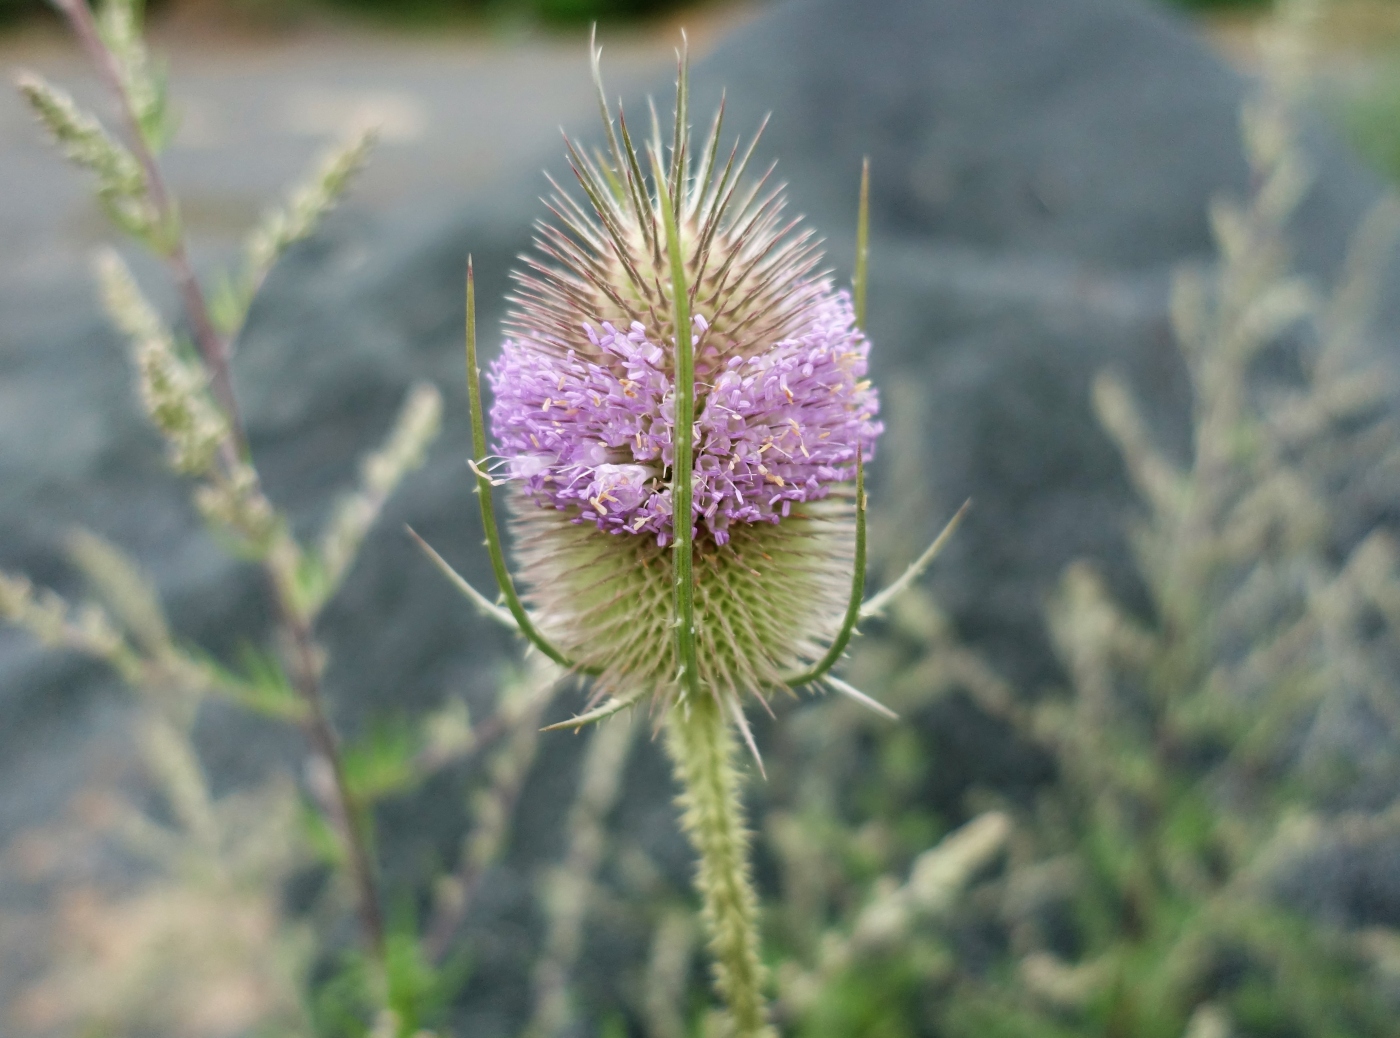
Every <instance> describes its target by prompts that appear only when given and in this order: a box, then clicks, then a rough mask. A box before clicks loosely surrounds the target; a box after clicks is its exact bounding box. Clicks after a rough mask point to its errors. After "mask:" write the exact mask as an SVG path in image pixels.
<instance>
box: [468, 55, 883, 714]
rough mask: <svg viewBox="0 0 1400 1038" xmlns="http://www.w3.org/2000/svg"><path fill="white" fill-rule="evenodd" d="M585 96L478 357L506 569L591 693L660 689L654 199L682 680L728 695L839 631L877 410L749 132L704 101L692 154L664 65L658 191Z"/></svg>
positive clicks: (665, 596) (663, 665)
mask: <svg viewBox="0 0 1400 1038" xmlns="http://www.w3.org/2000/svg"><path fill="white" fill-rule="evenodd" d="M595 71H596V55H595ZM603 97H604V95H603V93H602V88H601V85H600V86H599V100H600V103H601V105H602V112H603V117H604V122H605V125H606V129H607V141H608V144H609V149H608V150H607V151H606V152H602V151H600V152H596V153H594V154H593V155H591V156H590V155H588V154H586V153H585V152H584V151H583V150H582V149H581V148H580V147H579V146H577V145H576V144H574V143H573V142H569V145H568V148H569V157H570V161H571V165H572V167H573V171H574V173H575V175H576V176H577V178H578V182H579V184H580V186H581V187H582V189H583V193H584V195H585V198H586V202H585V203H581V202H579V201H577V200H575V199H574V198H572V197H571V196H570V195H569V194H568V193H567V192H565V191H564V190H563V189H561V188H560V187H559V185H558V184H554V183H553V182H552V181H551V183H552V184H553V187H554V189H555V190H554V194H553V195H552V196H551V197H550V198H549V199H548V205H549V208H550V210H551V212H552V213H553V215H554V222H550V221H542V222H540V223H539V224H538V225H537V228H538V235H537V237H536V248H537V254H536V255H529V256H526V257H524V263H525V265H526V268H525V269H524V270H522V271H518V272H517V273H516V274H515V279H516V282H517V285H518V289H517V292H516V293H515V295H513V296H512V297H511V301H512V303H513V305H514V308H513V310H512V311H511V313H510V315H509V317H508V319H507V327H508V338H507V340H506V342H505V345H504V347H503V350H502V354H501V356H500V358H499V359H498V360H497V361H496V362H495V364H493V365H492V372H491V382H492V385H493V387H494V389H495V395H496V400H495V405H494V407H493V408H492V411H491V419H492V431H493V433H494V435H495V439H496V449H497V451H498V454H499V456H500V457H501V458H502V459H503V460H504V469H505V474H506V477H507V479H508V480H509V481H510V482H511V483H513V484H514V485H515V486H516V487H517V491H518V492H517V495H516V501H515V506H516V514H517V519H516V533H517V544H518V557H519V561H520V563H521V566H522V572H521V576H522V578H523V582H524V584H525V585H526V595H527V599H528V600H529V602H530V604H531V605H532V607H533V609H532V612H534V613H535V615H536V617H537V619H538V623H539V626H540V628H541V630H542V632H543V633H544V634H545V635H546V636H547V637H548V638H549V639H550V640H551V641H552V642H553V643H554V644H555V645H557V646H558V647H559V648H560V649H561V650H562V651H563V652H565V653H566V654H567V655H568V656H569V658H570V659H572V660H574V661H576V663H577V664H578V665H580V666H581V667H584V668H586V669H588V670H590V671H593V672H597V673H598V674H599V675H600V677H599V681H598V684H597V692H598V694H599V695H600V696H601V695H603V694H613V695H614V696H618V697H623V698H626V699H627V700H628V701H631V702H635V701H636V700H638V699H640V698H642V697H643V696H645V695H648V694H651V693H661V694H663V695H669V694H670V692H671V691H672V690H673V689H674V687H675V675H676V671H677V668H678V661H677V659H676V655H675V649H674V644H673V642H674V639H673V636H672V621H673V616H672V612H673V610H672V600H671V586H672V559H671V552H669V551H667V550H665V546H666V545H667V543H668V542H669V541H671V540H672V539H673V538H674V533H673V525H672V524H673V516H672V507H671V502H672V494H671V481H672V465H673V464H674V455H673V441H674V436H675V417H674V416H675V393H674V385H675V379H676V344H675V338H676V336H675V333H676V328H675V319H674V317H673V314H674V308H673V300H672V292H673V279H672V276H671V266H670V263H669V260H668V256H667V239H666V231H665V220H664V215H665V214H664V213H663V210H662V208H661V207H662V206H663V205H664V204H665V201H664V200H665V199H671V200H672V202H671V204H672V205H673V206H674V208H673V210H672V214H671V215H672V216H673V217H674V220H675V224H676V228H677V230H678V232H679V239H680V244H681V255H682V257H683V264H684V272H685V282H686V285H687V286H688V291H689V302H690V306H689V308H688V309H689V312H690V313H691V314H693V315H694V316H693V319H692V325H693V328H692V335H693V342H694V357H695V412H694V413H695V416H696V418H695V423H694V426H693V430H692V436H693V443H694V464H693V486H694V497H693V508H692V516H691V522H692V529H693V531H694V532H693V537H694V551H695V596H696V598H695V601H696V643H697V647H698V657H699V668H700V678H701V682H702V685H704V686H706V687H708V688H709V689H710V691H711V692H712V693H714V694H717V695H719V696H721V697H722V698H723V699H725V700H727V701H729V702H731V703H737V696H738V695H739V694H741V693H743V692H749V691H754V692H761V691H762V689H764V688H767V687H772V686H773V685H775V684H780V683H781V682H782V680H783V675H784V674H791V673H792V672H794V670H797V669H800V668H801V667H802V666H803V665H804V664H805V663H809V662H810V661H812V660H814V659H817V658H819V657H820V656H821V654H822V651H823V648H824V643H825V642H827V641H829V640H830V639H831V638H832V637H833V636H834V635H835V633H836V632H837V630H838V629H839V628H840V626H841V621H842V616H843V612H844V609H845V607H846V604H847V600H848V597H849V595H850V587H851V569H852V560H853V550H852V541H853V522H852V518H853V513H854V507H853V494H852V493H851V488H850V486H849V484H850V482H851V480H852V479H853V478H854V476H855V466H856V459H857V455H858V454H861V455H863V457H864V458H865V459H868V458H869V457H870V456H871V454H872V452H873V448H874V442H875V439H876V437H877V436H878V435H879V433H880V432H881V429H882V427H881V425H880V423H879V422H878V421H877V420H876V415H877V413H878V410H879V401H878V397H877V394H876V392H875V390H874V389H872V388H871V386H870V384H869V382H868V381H866V380H865V373H866V365H867V355H868V352H869V343H868V342H867V340H866V338H865V335H864V334H863V333H862V331H861V330H860V329H859V328H857V327H856V326H855V316H854V313H853V311H852V307H851V299H850V296H849V295H848V293H846V292H844V291H841V292H838V291H834V290H833V288H832V284H831V281H830V280H829V279H828V278H827V277H826V276H825V275H824V274H822V273H820V272H818V271H817V269H816V268H817V264H818V263H819V262H820V260H821V254H820V252H819V251H818V249H817V247H816V244H815V242H814V241H813V239H812V234H811V232H810V231H807V230H803V229H801V228H800V226H799V221H798V220H795V219H789V218H788V217H787V216H785V214H784V209H785V200H784V197H783V192H782V188H781V187H780V186H779V187H771V186H769V185H768V181H769V174H771V169H770V170H769V172H768V173H765V174H764V175H763V176H761V177H758V178H757V179H756V180H754V181H753V182H752V183H749V184H745V183H744V179H745V177H744V174H745V170H746V168H747V165H748V161H749V158H750V157H751V156H752V154H753V150H754V144H755V143H756V141H757V138H755V140H754V142H753V143H750V144H749V145H748V147H747V148H746V149H745V150H744V152H743V154H742V155H741V154H740V149H739V145H738V144H737V143H736V144H735V145H734V146H733V148H732V149H731V150H730V151H729V153H728V155H727V157H726V158H724V160H723V161H722V162H721V161H717V160H718V159H719V157H720V152H719V142H720V134H721V125H722V121H723V103H721V105H720V110H719V112H718V113H717V114H716V116H715V118H714V122H713V124H712V127H711V130H710V133H709V136H708V139H707V141H706V143H705V145H704V147H703V149H702V150H701V152H700V154H699V155H698V157H697V156H696V155H695V154H694V152H693V149H692V140H691V136H690V128H689V126H688V124H687V112H686V105H687V87H686V70H685V65H684V61H682V66H681V71H680V77H679V80H678V89H677V101H676V111H675V128H674V132H673V135H672V139H671V141H670V155H669V161H668V162H667V163H665V165H664V174H663V173H662V172H661V171H662V170H663V163H662V160H661V156H662V155H663V152H664V145H663V142H662V139H661V134H660V129H659V126H658V124H657V121H656V118H655V114H654V112H653V116H652V137H651V141H650V142H649V144H648V148H647V150H648V152H649V156H648V157H649V158H650V160H651V164H652V168H653V169H654V170H656V171H657V175H658V176H661V175H664V177H665V182H664V188H665V190H662V187H663V185H659V184H657V183H656V180H655V179H654V178H653V179H652V180H650V181H648V179H647V177H646V176H644V174H643V172H642V168H643V164H642V161H641V159H639V157H638V154H637V151H636V149H635V147H634V145H633V141H632V135H631V132H630V130H629V129H628V126H627V122H626V118H625V116H623V115H622V113H621V111H619V115H618V119H617V121H616V123H614V121H613V118H612V115H611V113H610V112H609V110H608V108H607V105H606V103H605V102H604V101H603ZM833 491H835V492H834V493H833Z"/></svg>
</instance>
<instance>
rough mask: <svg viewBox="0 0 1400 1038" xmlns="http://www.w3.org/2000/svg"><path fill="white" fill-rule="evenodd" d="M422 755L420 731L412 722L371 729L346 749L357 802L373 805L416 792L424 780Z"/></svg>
mask: <svg viewBox="0 0 1400 1038" xmlns="http://www.w3.org/2000/svg"><path fill="white" fill-rule="evenodd" d="M421 751H422V745H421V738H420V736H419V733H418V730H417V728H416V727H415V726H414V725H413V724H411V723H410V722H409V721H407V720H404V719H396V720H392V721H381V722H379V723H378V724H374V725H371V726H370V729H369V731H367V732H365V733H364V734H363V735H361V736H360V737H359V738H358V739H356V740H355V741H354V742H352V743H350V744H348V745H347V746H346V747H345V752H344V767H345V782H346V786H347V788H348V789H349V790H350V795H351V797H352V799H353V800H354V802H355V803H357V804H360V805H369V804H373V803H375V802H376V801H378V800H382V799H384V798H385V797H391V796H395V795H397V794H400V793H404V792H407V791H408V790H410V789H412V788H413V787H414V786H415V785H416V784H417V783H418V781H419V780H420V779H421V778H422V774H421V771H420V769H419V768H418V764H417V761H418V756H419V754H420V753H421Z"/></svg>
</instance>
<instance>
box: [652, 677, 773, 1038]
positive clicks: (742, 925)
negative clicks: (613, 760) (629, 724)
mask: <svg viewBox="0 0 1400 1038" xmlns="http://www.w3.org/2000/svg"><path fill="white" fill-rule="evenodd" d="M666 736H667V738H666V747H667V749H668V750H669V751H670V754H671V759H672V761H673V762H674V764H675V769H676V778H677V779H678V781H679V782H680V785H681V790H682V792H681V796H680V805H681V807H682V809H683V812H684V813H683V815H682V818H681V824H682V825H683V826H684V827H685V830H686V832H687V833H688V834H689V836H690V842H691V844H692V845H693V846H694V847H695V851H696V854H697V855H699V859H700V860H699V863H698V866H697V869H696V875H695V886H696V889H697V890H698V891H699V892H700V895H701V897H702V898H703V899H704V902H705V904H704V919H705V925H706V927H707V929H708V930H709V934H710V951H711V953H712V954H713V955H714V959H715V983H716V986H717V987H718V988H719V993H720V996H721V997H722V998H723V999H724V1001H725V1003H726V1005H727V1006H728V1008H729V1014H730V1017H731V1020H732V1023H733V1027H734V1030H733V1035H734V1038H771V1036H772V1034H773V1032H772V1030H771V1029H770V1028H769V1027H768V1025H767V1023H766V1021H765V1019H764V1017H765V1013H764V1001H763V992H762V987H763V973H764V971H763V966H762V965H761V963H760V962H759V956H758V922H757V918H756V916H757V914H758V899H757V897H756V896H755V894H754V890H753V883H752V880H751V878H750V875H749V834H748V831H747V830H746V829H745V828H744V820H743V809H742V808H741V806H740V803H739V783H740V781H741V775H740V772H739V769H738V768H736V767H735V765H734V755H735V753H736V751H737V749H738V747H737V745H736V743H735V739H734V733H733V731H732V730H731V729H730V727H729V724H728V722H727V721H726V720H725V717H724V713H723V711H721V709H720V706H719V703H718V702H716V701H715V700H714V699H713V698H712V697H710V696H707V695H701V696H692V697H688V698H687V699H685V700H683V701H682V702H680V703H677V704H676V705H675V707H674V708H673V709H672V710H671V712H670V714H669V716H668V717H667V719H666Z"/></svg>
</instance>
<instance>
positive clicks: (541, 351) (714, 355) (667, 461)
mask: <svg viewBox="0 0 1400 1038" xmlns="http://www.w3.org/2000/svg"><path fill="white" fill-rule="evenodd" d="M796 291H798V292H799V293H800V295H801V296H802V298H803V299H804V301H805V305H804V307H803V309H802V310H801V311H800V312H799V314H798V315H796V320H794V321H793V322H792V324H793V325H794V327H793V328H792V330H791V331H790V332H789V334H787V335H784V336H783V337H781V338H779V339H777V340H776V341H773V342H757V343H753V344H745V345H747V346H748V348H747V349H742V350H736V349H735V348H734V345H733V344H732V343H731V344H726V348H725V349H723V351H720V350H716V349H714V348H713V346H714V344H713V343H711V342H709V341H708V340H709V335H710V331H711V328H710V325H709V324H708V323H707V322H706V321H705V319H704V317H703V316H701V315H699V314H697V315H696V317H695V319H694V325H695V328H694V335H695V343H696V354H697V355H698V356H701V357H707V358H708V360H709V365H708V367H709V374H710V380H709V382H708V383H707V384H698V385H697V386H696V409H695V410H696V415H697V420H696V423H695V430H694V436H695V465H694V487H695V490H694V505H693V516H692V522H693V524H694V527H695V534H696V537H697V538H700V537H702V536H703V535H708V536H709V538H710V539H711V540H712V541H713V542H714V543H715V544H719V545H722V544H725V543H726V542H728V540H729V536H730V532H729V531H730V527H731V525H732V524H734V523H759V522H768V523H776V522H778V521H780V520H781V519H782V518H784V517H785V516H787V515H789V514H790V513H791V511H792V508H793V506H794V504H798V505H800V504H802V503H804V502H807V501H813V500H817V499H820V498H823V497H825V496H826V495H827V493H828V491H829V488H830V486H831V485H832V484H834V483H844V482H848V481H849V480H851V479H852V478H854V475H855V459H856V452H857V451H858V450H859V451H863V452H864V456H865V458H866V459H867V460H868V459H869V458H870V457H871V454H872V453H873V450H874V443H875V438H876V437H877V436H878V435H879V434H880V431H881V429H882V426H881V425H880V423H879V422H878V421H876V420H875V415H876V413H877V412H878V410H879V399H878V396H877V394H876V392H875V390H874V389H872V388H871V386H870V384H869V383H868V382H867V381H865V379H864V376H865V373H866V365H867V355H868V353H869V349H870V344H869V342H868V341H867V340H866V338H865V336H864V334H863V333H861V331H860V330H859V329H857V328H856V327H855V326H854V315H853V313H852V310H851V300H850V296H849V294H848V293H846V292H844V291H841V292H833V291H832V290H831V286H830V283H829V282H826V281H819V282H812V283H804V284H802V285H800V286H798V288H797V289H796ZM581 328H582V331H583V333H584V335H585V336H586V340H585V342H584V343H581V344H579V345H576V346H571V347H569V348H567V349H564V350H560V349H559V348H557V346H556V345H555V344H554V343H552V342H551V341H549V340H547V339H543V337H539V338H535V337H530V336H524V335H522V336H518V337H516V338H514V339H511V340H508V341H507V342H506V344H505V347H504V349H503V351H502V354H501V357H500V359H498V360H497V361H496V362H495V364H493V365H492V369H491V376H490V377H491V383H492V385H493V386H494V387H495V391H496V403H495V406H494V407H493V408H492V411H491V420H492V428H493V432H494V434H495V437H496V442H497V445H498V449H499V452H500V454H501V456H502V457H503V458H504V459H505V460H506V462H507V471H508V473H509V475H510V477H511V478H512V479H514V480H518V481H519V482H520V483H521V485H522V486H523V487H524V489H525V491H526V493H527V494H528V496H529V497H530V499H531V500H533V501H534V502H535V503H537V504H538V505H540V506H543V507H547V508H554V509H558V510H559V511H561V512H565V513H567V514H568V515H569V516H570V517H571V518H572V519H573V521H574V522H577V523H593V524H595V525H596V526H597V527H598V528H599V529H602V530H606V531H608V532H610V533H615V534H630V535H642V534H647V535H650V536H654V537H655V538H656V540H657V543H658V544H662V545H664V544H665V543H666V542H667V541H668V540H669V539H670V536H671V528H672V515H671V497H670V490H669V489H668V485H669V481H670V466H671V464H672V460H673V457H672V442H673V439H672V438H673V432H674V424H675V420H674V413H675V407H674V396H673V386H672V379H671V376H670V372H671V370H672V346H671V344H670V343H666V342H664V340H663V338H662V336H660V335H657V334H655V333H653V332H650V331H649V330H648V329H647V327H646V326H645V325H643V324H642V323H641V322H640V321H633V322H632V323H631V324H630V325H629V326H628V327H626V328H625V329H619V328H617V327H615V326H614V325H613V324H612V323H610V322H608V321H598V322H596V323H594V322H589V321H585V322H582V323H581ZM707 347H709V349H708V351H707Z"/></svg>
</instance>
